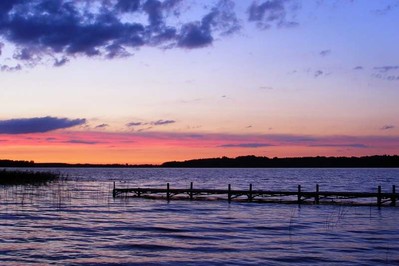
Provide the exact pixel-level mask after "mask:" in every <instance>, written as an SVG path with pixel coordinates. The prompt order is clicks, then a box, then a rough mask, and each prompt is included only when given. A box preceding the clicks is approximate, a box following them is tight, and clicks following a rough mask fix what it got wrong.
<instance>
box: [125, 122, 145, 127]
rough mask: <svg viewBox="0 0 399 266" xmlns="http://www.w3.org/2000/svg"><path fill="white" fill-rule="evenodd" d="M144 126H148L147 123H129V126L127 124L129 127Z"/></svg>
mask: <svg viewBox="0 0 399 266" xmlns="http://www.w3.org/2000/svg"><path fill="white" fill-rule="evenodd" d="M142 125H147V123H143V122H130V123H127V124H126V126H127V127H137V126H142Z"/></svg>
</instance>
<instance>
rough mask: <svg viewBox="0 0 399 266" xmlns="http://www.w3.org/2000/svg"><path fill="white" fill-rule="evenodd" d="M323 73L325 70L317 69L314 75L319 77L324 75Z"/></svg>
mask: <svg viewBox="0 0 399 266" xmlns="http://www.w3.org/2000/svg"><path fill="white" fill-rule="evenodd" d="M323 74H324V72H323V71H321V70H317V71H315V72H314V77H315V78H317V77H319V76H322V75H323Z"/></svg>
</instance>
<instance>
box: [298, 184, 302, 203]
mask: <svg viewBox="0 0 399 266" xmlns="http://www.w3.org/2000/svg"><path fill="white" fill-rule="evenodd" d="M298 204H301V185H298Z"/></svg>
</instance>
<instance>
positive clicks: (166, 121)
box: [150, 119, 176, 126]
mask: <svg viewBox="0 0 399 266" xmlns="http://www.w3.org/2000/svg"><path fill="white" fill-rule="evenodd" d="M174 123H176V121H175V120H162V119H161V120H157V121H153V122H150V124H151V125H153V126H163V125H168V124H174Z"/></svg>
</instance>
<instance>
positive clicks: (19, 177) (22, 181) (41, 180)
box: [0, 169, 65, 186]
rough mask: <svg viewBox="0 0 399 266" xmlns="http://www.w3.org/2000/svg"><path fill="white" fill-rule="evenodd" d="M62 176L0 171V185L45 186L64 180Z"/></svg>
mask: <svg viewBox="0 0 399 266" xmlns="http://www.w3.org/2000/svg"><path fill="white" fill-rule="evenodd" d="M63 178H65V177H63V176H62V175H61V174H59V173H53V172H41V171H20V170H6V169H3V170H0V185H2V186H13V185H45V184H47V183H49V182H53V181H56V180H60V179H63Z"/></svg>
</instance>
